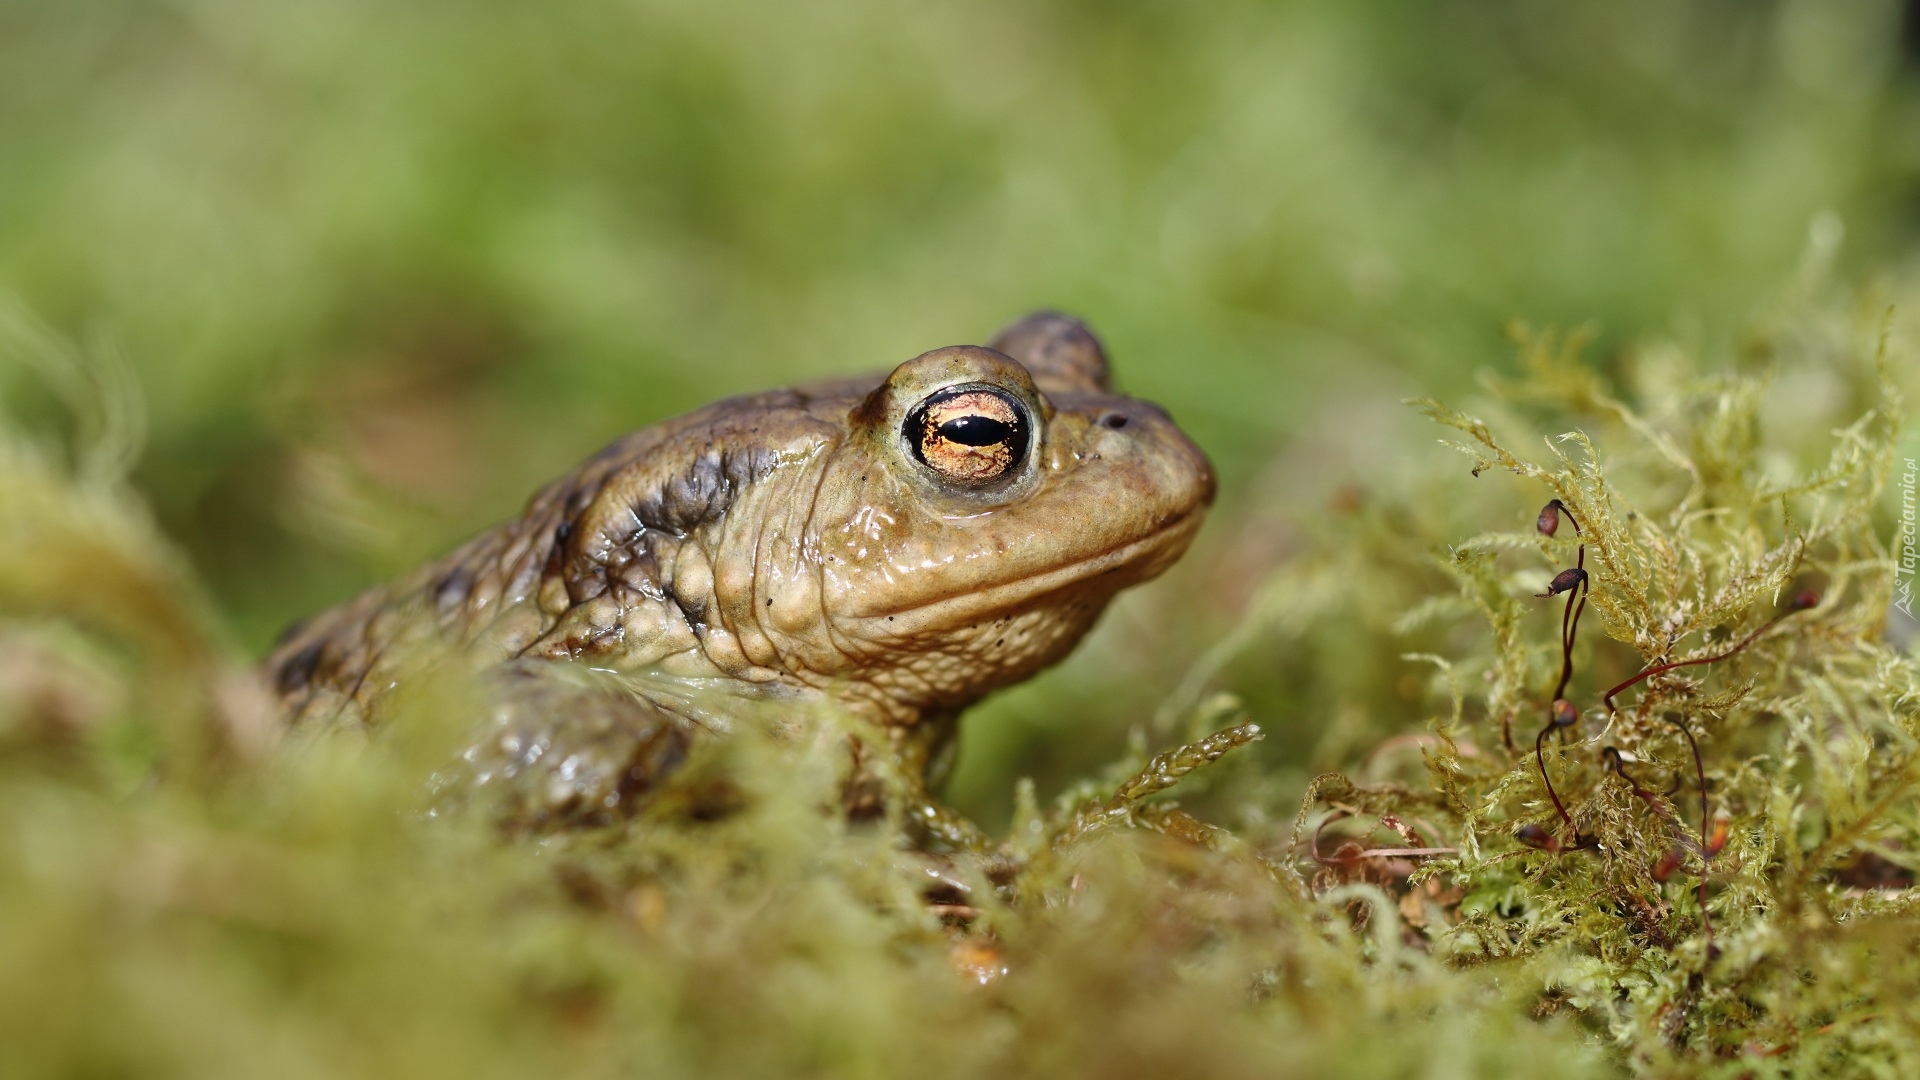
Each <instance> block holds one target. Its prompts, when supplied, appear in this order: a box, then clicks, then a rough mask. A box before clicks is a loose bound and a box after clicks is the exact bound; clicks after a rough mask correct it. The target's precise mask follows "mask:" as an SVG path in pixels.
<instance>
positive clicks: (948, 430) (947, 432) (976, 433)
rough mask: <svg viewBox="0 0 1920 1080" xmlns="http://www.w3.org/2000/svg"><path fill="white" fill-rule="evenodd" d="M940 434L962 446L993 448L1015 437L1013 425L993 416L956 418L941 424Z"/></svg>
mask: <svg viewBox="0 0 1920 1080" xmlns="http://www.w3.org/2000/svg"><path fill="white" fill-rule="evenodd" d="M938 433H939V435H940V437H941V438H943V439H945V440H947V441H948V442H957V443H959V444H960V445H961V446H993V445H995V444H997V443H1003V442H1006V441H1007V440H1008V439H1009V438H1012V437H1013V425H1011V424H1007V423H1005V422H1003V421H999V420H995V419H994V418H993V417H991V416H977V415H976V416H956V417H954V418H953V419H951V420H949V421H947V422H946V423H944V424H941V425H940V427H939V429H938Z"/></svg>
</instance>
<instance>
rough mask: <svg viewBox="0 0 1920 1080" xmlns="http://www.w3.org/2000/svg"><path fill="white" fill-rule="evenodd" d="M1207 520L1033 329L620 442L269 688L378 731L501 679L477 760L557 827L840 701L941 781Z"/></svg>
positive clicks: (1071, 356) (1068, 328)
mask: <svg viewBox="0 0 1920 1080" xmlns="http://www.w3.org/2000/svg"><path fill="white" fill-rule="evenodd" d="M1213 492H1214V477H1213V472H1212V469H1211V468H1210V466H1209V465H1208V462H1207V459H1206V458H1205V456H1203V455H1202V454H1201V452H1200V451H1199V450H1198V449H1197V448H1196V447H1195V446H1194V444H1193V443H1192V442H1191V441H1189V440H1188V439H1187V437H1186V436H1185V435H1184V434H1182V433H1181V431H1180V430H1179V429H1178V428H1177V427H1175V426H1174V424H1173V422H1172V421H1171V420H1170V419H1169V418H1168V417H1167V415H1166V414H1165V413H1164V412H1162V411H1161V410H1160V409H1158V408H1156V407H1155V406H1153V405H1150V404H1148V403H1146V402H1143V401H1138V400H1135V399H1133V398H1129V397H1124V396H1122V395H1119V394H1116V393H1114V392H1113V390H1112V389H1111V386H1110V382H1109V370H1108V365H1107V359H1106V356H1105V354H1104V352H1103V351H1102V349H1101V346H1100V343H1099V342H1098V341H1097V340H1096V339H1095V338H1094V336H1093V335H1092V333H1090V332H1089V331H1088V330H1087V328H1086V327H1085V326H1083V325H1081V324H1080V323H1079V322H1077V321H1075V320H1073V319H1070V318H1067V317H1066V316H1063V315H1059V314H1056V313H1050V312H1049V313H1041V314H1038V315H1034V316H1032V317H1030V318H1028V319H1025V320H1023V321H1021V322H1019V323H1016V324H1015V325H1013V326H1011V327H1009V328H1007V329H1006V330H1004V331H1003V332H1001V334H1000V335H999V336H998V337H996V338H995V339H994V340H993V342H992V344H991V345H989V346H987V347H984V348H982V347H977V346H965V345H962V346H951V347H947V348H941V349H935V350H933V351H931V352H927V353H923V354H921V355H920V356H917V357H914V358H913V359H911V360H908V361H907V362H905V363H903V364H901V365H900V366H899V367H897V368H895V369H893V371H892V372H891V373H890V374H888V375H886V376H885V377H884V378H880V377H878V376H875V377H871V378H865V379H842V380H835V381H829V382H822V383H817V384H813V385H807V386H802V387H798V388H794V389H789V390H775V391H771V392H767V393H762V394H754V395H749V396H745V397H737V398H731V399H728V400H725V401H722V402H719V403H718V404H715V405H711V406H708V407H707V408H704V409H701V410H699V411H697V412H694V413H691V414H688V415H686V416H683V417H680V418H678V419H675V420H669V421H667V422H665V423H661V424H658V425H656V426H653V427H650V428H646V429H643V430H641V431H638V432H635V433H633V434H631V435H628V436H626V437H625V438H622V439H620V440H618V441H617V442H615V443H613V444H612V445H611V446H609V447H607V448H606V449H605V450H603V451H601V452H600V453H599V454H597V455H595V456H594V457H593V458H592V459H590V460H589V461H587V462H586V463H585V464H584V465H582V466H580V467H579V468H578V469H576V470H575V471H574V472H573V473H571V474H569V475H568V476H566V477H564V478H563V479H561V480H559V481H557V482H555V483H553V484H551V485H549V486H548V487H546V488H545V489H543V490H541V491H540V492H539V493H537V494H536V495H534V496H533V498H532V499H531V500H530V502H529V503H528V505H527V508H526V511H525V512H524V513H523V514H521V516H519V517H518V518H515V519H514V520H512V521H509V522H507V523H506V524H504V525H500V526H498V527H496V528H494V529H492V530H491V531H488V532H486V533H484V534H482V535H480V536H479V537H477V538H475V539H474V540H472V541H471V542H469V543H467V544H466V545H465V546H463V547H461V548H459V549H457V550H455V551H454V552H452V553H451V554H449V555H447V556H446V557H444V558H442V559H440V560H439V561H437V562H434V563H431V564H429V565H427V566H425V567H423V568H421V569H420V570H419V571H417V572H415V573H414V574H412V575H410V576H408V577H406V578H404V579H402V580H400V581H398V582H396V583H394V584H391V585H387V586H383V587H380V588H376V589H374V590H372V591H370V592H368V593H366V594H364V595H362V596H360V597H359V598H357V599H355V600H352V601H350V602H348V603H346V604H344V605H342V606H341V607H338V608H335V609H333V610H331V611H328V612H326V613H324V614H321V615H319V616H317V617H315V618H313V619H311V620H309V621H307V622H305V623H303V624H300V625H297V626H296V627H295V628H293V629H292V630H291V631H289V633H288V634H287V636H286V637H285V638H284V639H283V640H282V641H281V643H280V644H279V645H278V646H277V647H275V648H274V650H273V651H272V653H271V655H270V656H269V657H268V658H267V660H266V662H265V667H266V672H267V675H268V678H269V679H270V680H271V681H272V683H273V685H274V686H275V688H276V689H277V692H278V694H279V697H280V700H281V702H282V705H283V707H284V709H285V711H286V713H287V714H288V716H289V717H290V719H291V720H292V722H294V723H295V724H296V725H303V726H309V727H311V726H314V725H324V724H354V725H368V726H375V727H377V726H378V725H379V724H380V723H381V722H382V719H383V716H384V715H385V714H386V713H387V712H389V711H390V710H391V702H392V700H393V698H394V692H395V691H396V690H397V689H398V688H399V687H400V686H401V685H402V684H403V683H404V682H405V681H406V680H407V679H408V678H409V677H410V674H411V673H413V672H417V671H422V670H427V669H428V668H430V667H432V666H433V665H436V664H441V663H445V662H448V661H452V662H456V663H461V664H468V665H474V666H476V667H477V668H479V669H482V670H485V671H486V672H488V675H487V678H488V679H490V680H492V681H491V682H489V683H488V684H487V685H488V686H489V690H488V700H489V701H490V702H493V703H495V704H494V715H493V718H492V722H491V723H490V724H489V725H488V726H487V727H486V728H485V729H484V732H483V734H482V736H481V738H480V741H479V742H478V743H477V744H476V745H475V747H474V748H473V749H472V750H469V751H468V753H467V754H466V760H467V761H468V762H469V763H471V764H472V765H473V768H474V769H475V770H476V772H475V775H476V777H477V778H478V779H480V780H482V781H486V780H489V779H500V778H507V777H512V778H517V779H516V783H519V784H520V790H521V792H522V800H521V801H522V804H523V805H522V806H521V807H520V811H521V813H522V814H523V815H524V816H526V817H529V818H531V819H532V820H534V821H536V822H545V821H561V822H565V821H581V820H586V821H596V820H605V819H607V818H609V817H612V816H617V815H618V814H621V813H625V812H628V811H629V810H630V809H631V807H633V806H634V805H636V804H637V803H639V802H641V801H643V799H644V796H645V794H646V792H647V790H648V789H649V788H650V787H651V786H652V785H654V784H655V783H656V782H657V781H658V780H659V778H660V777H661V776H662V775H663V774H664V773H665V772H666V771H668V770H670V769H671V768H672V767H673V766H674V765H675V764H676V763H677V762H678V761H679V760H680V759H681V758H682V757H684V755H685V753H686V750H687V748H688V746H689V744H690V743H691V742H692V741H693V740H695V739H697V738H700V737H703V735H704V733H707V732H711V731H715V730H725V729H726V728H727V727H728V726H729V724H730V723H732V722H733V720H734V717H735V716H736V715H737V714H738V713H739V712H740V710H741V709H742V708H743V707H746V706H748V705H749V704H750V703H767V702H773V703H784V702H795V701H801V702H809V703H820V702H831V703H835V704H837V706H838V707H839V708H841V709H843V710H845V711H846V712H849V713H852V714H854V715H855V716H857V717H860V718H863V719H864V720H866V721H869V722H871V723H872V724H874V725H877V726H878V727H879V728H880V729H882V730H884V731H886V732H887V733H888V735H889V736H890V737H891V738H892V739H893V740H894V742H895V744H896V745H897V746H898V747H899V748H901V749H900V752H901V753H903V754H905V755H907V756H908V757H909V758H911V759H912V761H913V763H914V765H915V766H916V768H920V769H923V768H925V767H926V765H927V763H928V762H929V761H930V760H931V759H933V758H934V757H936V756H937V752H938V751H939V750H940V748H941V747H943V746H944V745H947V744H948V743H949V736H950V734H951V732H952V730H953V726H954V722H955V719H956V718H957V716H958V715H959V713H960V711H961V710H962V709H964V708H965V707H966V706H967V705H969V704H970V703H972V702H974V701H976V700H978V699H979V698H981V697H982V696H983V695H985V694H987V693H989V692H991V691H993V690H995V689H998V688H1000V687H1004V686H1007V685H1009V684H1011V683H1015V682H1018V681H1020V680H1022V679H1025V678H1027V677H1028V676H1030V675H1032V674H1034V673H1035V672H1037V671H1039V670H1041V669H1042V668H1045V667H1047V666H1048V665H1050V664H1053V663H1054V662H1056V661H1058V660H1060V659H1061V658H1062V657H1064V656H1065V655H1066V654H1067V653H1068V652H1069V651H1070V650H1071V649H1072V648H1073V646H1074V644H1075V643H1076V642H1077V641H1078V640H1079V639H1080V637H1081V636H1082V635H1083V634H1085V633H1086V632H1087V630H1088V629H1089V628H1090V627H1091V626H1092V625H1093V623H1094V620H1095V619H1096V618H1097V617H1098V616H1099V614H1100V612H1101V610H1102V609H1103V608H1104V607H1105V606H1106V604H1107V602H1108V601H1109V600H1111V599H1112V598H1113V596H1114V594H1116V593H1117V592H1119V591H1120V590H1121V589H1123V588H1126V587H1127V586H1129V585H1133V584H1137V583H1139V582H1142V581H1145V580H1147V579H1149V578H1152V577H1154V576H1155V575H1157V574H1159V573H1160V572H1161V571H1162V570H1164V569H1166V568H1167V567H1168V566H1169V565H1170V564H1171V563H1172V562H1173V561H1174V560H1175V559H1177V558H1179V556H1180V555H1181V553H1182V552H1184V551H1185V550H1186V548H1187V545H1188V543H1189V541H1190V540H1191V539H1192V538H1193V535H1194V532H1195V531H1196V530H1197V529H1198V528H1199V525H1200V522H1201V519H1202V517H1203V515H1204V513H1205V510H1206V508H1207V506H1208V504H1209V503H1210V502H1211V501H1212V499H1213Z"/></svg>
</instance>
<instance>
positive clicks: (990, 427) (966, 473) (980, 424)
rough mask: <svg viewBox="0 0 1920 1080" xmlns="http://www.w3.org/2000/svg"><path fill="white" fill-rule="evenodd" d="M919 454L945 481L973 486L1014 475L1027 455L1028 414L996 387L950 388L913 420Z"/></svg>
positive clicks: (911, 435)
mask: <svg viewBox="0 0 1920 1080" xmlns="http://www.w3.org/2000/svg"><path fill="white" fill-rule="evenodd" d="M905 434H906V437H907V445H909V446H911V447H913V456H914V457H915V458H918V459H919V460H920V462H921V463H922V464H924V465H925V466H926V467H927V468H929V469H932V470H933V471H934V472H936V473H939V474H940V475H941V476H942V477H944V478H945V479H948V480H951V481H954V482H955V483H959V484H966V485H968V486H970V487H978V486H981V485H985V484H991V483H993V482H994V481H995V480H999V479H1000V478H1002V477H1005V476H1008V475H1011V474H1012V473H1013V472H1014V470H1016V469H1018V468H1019V467H1020V462H1021V460H1022V459H1024V458H1025V457H1026V456H1027V414H1026V410H1025V409H1024V408H1023V407H1022V406H1021V404H1020V402H1019V401H1017V400H1015V399H1014V398H1013V397H1011V396H1010V395H1008V394H1006V393H1003V392H1001V391H999V390H995V389H992V388H990V387H971V386H956V387H949V388H948V389H945V390H942V391H940V392H939V393H937V394H934V395H933V396H931V397H929V398H927V400H925V401H923V402H921V403H920V406H919V408H916V409H914V410H913V413H912V415H910V416H908V417H907V425H906V431H905Z"/></svg>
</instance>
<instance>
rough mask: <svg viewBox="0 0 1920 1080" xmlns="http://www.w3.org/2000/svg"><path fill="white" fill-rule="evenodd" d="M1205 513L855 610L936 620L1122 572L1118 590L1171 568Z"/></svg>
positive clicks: (864, 613)
mask: <svg viewBox="0 0 1920 1080" xmlns="http://www.w3.org/2000/svg"><path fill="white" fill-rule="evenodd" d="M1202 516H1203V515H1202V513H1201V512H1200V511H1199V510H1189V511H1186V512H1184V513H1181V514H1177V515H1175V516H1173V517H1171V518H1169V519H1168V520H1167V522H1166V523H1165V524H1163V525H1161V526H1160V527H1159V528H1157V529H1155V530H1154V531H1152V532H1150V533H1148V534H1146V535H1145V536H1142V537H1140V538H1138V539H1135V540H1129V541H1127V542H1125V543H1122V544H1118V545H1115V546H1114V547H1110V548H1106V549H1104V550H1102V551H1099V552H1096V553H1094V554H1092V555H1089V556H1087V557H1086V558H1083V559H1076V560H1074V561H1073V562H1069V563H1064V564H1062V565H1060V566H1055V567H1052V568H1050V569H1046V570H1039V571H1035V572H1034V573H1031V574H1025V575H1022V576H1020V577H1016V578H1009V579H1007V580H1006V581H1002V582H1000V583H999V584H997V585H991V586H987V587H985V588H972V589H969V590H967V591H964V592H956V593H953V594H951V595H948V596H942V597H937V598H935V599H932V600H916V601H915V602H913V603H910V604H902V605H898V606H876V607H873V608H869V609H866V610H862V611H858V612H855V613H854V617H855V618H861V619H886V618H899V617H903V616H911V617H913V619H914V621H916V622H931V621H936V617H938V616H949V617H951V618H953V619H967V618H970V617H972V616H974V615H975V614H977V613H979V612H982V611H998V610H1002V609H1005V608H1009V607H1013V606H1017V605H1020V604H1023V603H1031V602H1034V601H1037V600H1040V599H1042V598H1044V597H1047V596H1050V595H1053V594H1055V593H1058V592H1061V591H1063V590H1066V589H1070V588H1073V587H1074V586H1076V585H1079V584H1082V583H1084V582H1087V581H1090V580H1092V579H1094V578H1098V577H1101V576H1102V575H1106V574H1121V575H1122V576H1121V577H1120V578H1119V579H1118V580H1116V581H1115V582H1114V583H1113V589H1112V590H1111V591H1116V592H1117V591H1118V590H1120V589H1122V588H1124V587H1126V586H1127V585H1130V584H1134V583H1136V582H1139V581H1144V580H1146V579H1148V578H1151V577H1153V576H1155V575H1156V574H1158V573H1159V572H1160V571H1161V570H1163V569H1165V568H1166V565H1167V563H1169V562H1171V561H1172V560H1173V559H1175V558H1178V557H1179V555H1180V553H1181V552H1183V551H1185V550H1186V546H1187V542H1188V541H1189V540H1191V539H1192V537H1193V533H1194V531H1195V530H1196V529H1197V528H1198V527H1199V525H1200V519H1201V517H1202ZM941 621H944V620H941Z"/></svg>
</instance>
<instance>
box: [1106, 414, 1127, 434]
mask: <svg viewBox="0 0 1920 1080" xmlns="http://www.w3.org/2000/svg"><path fill="white" fill-rule="evenodd" d="M1100 423H1101V424H1102V425H1103V426H1106V427H1110V428H1112V429H1113V430H1115V431H1119V430H1120V429H1121V428H1123V427H1126V426H1127V418H1126V415H1125V414H1123V413H1117V412H1110V413H1108V414H1107V415H1105V416H1103V417H1101V418H1100Z"/></svg>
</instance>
